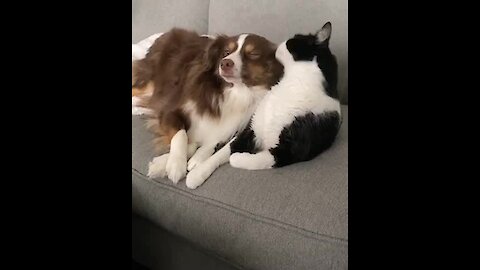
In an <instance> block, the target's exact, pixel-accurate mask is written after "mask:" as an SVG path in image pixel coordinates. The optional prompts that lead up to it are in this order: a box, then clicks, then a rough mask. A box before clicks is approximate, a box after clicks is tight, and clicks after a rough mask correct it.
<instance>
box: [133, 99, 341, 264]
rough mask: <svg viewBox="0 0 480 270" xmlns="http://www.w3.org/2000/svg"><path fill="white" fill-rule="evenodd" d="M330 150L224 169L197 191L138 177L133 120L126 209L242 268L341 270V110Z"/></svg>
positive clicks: (141, 139)
mask: <svg viewBox="0 0 480 270" xmlns="http://www.w3.org/2000/svg"><path fill="white" fill-rule="evenodd" d="M342 110H343V118H344V122H343V124H342V128H341V131H340V134H339V136H338V138H337V140H336V142H335V143H334V145H333V146H332V147H331V148H330V149H329V150H328V151H326V152H324V153H323V154H322V155H320V156H318V157H317V158H315V159H314V160H312V161H309V162H303V163H298V164H294V165H291V166H287V167H283V168H279V169H273V170H265V171H246V170H241V169H236V168H232V167H231V166H230V165H228V164H227V165H224V166H223V167H221V168H219V169H218V170H217V171H216V172H215V173H214V174H213V175H212V176H211V177H210V179H209V180H207V181H206V182H205V183H204V184H203V185H202V186H200V187H199V188H198V189H197V190H189V189H187V188H186V187H185V182H184V181H180V182H179V183H178V184H177V185H174V184H172V183H171V182H170V181H169V180H168V179H156V180H155V181H154V180H150V179H148V178H146V177H145V173H146V169H147V164H148V161H150V160H151V158H152V157H153V154H152V153H151V151H150V149H151V147H150V146H149V145H148V144H149V141H148V137H150V136H149V134H148V133H146V131H145V129H144V128H143V127H142V126H143V121H142V120H141V119H139V117H132V124H133V129H132V137H133V140H132V156H133V162H132V167H133V168H132V197H133V201H132V208H133V211H134V212H135V213H138V214H139V215H140V216H143V217H146V218H148V219H149V220H151V221H153V222H154V223H156V224H158V225H159V226H161V227H162V228H165V229H166V230H168V231H170V232H173V233H175V234H177V235H180V236H182V237H185V238H186V239H189V240H190V241H192V242H194V243H195V244H198V245H199V246H201V247H202V248H204V249H206V250H209V251H211V252H215V253H217V254H218V255H219V256H221V257H223V258H225V259H226V260H229V261H232V262H233V263H235V264H238V265H241V266H243V267H246V268H248V269H346V265H347V258H348V252H347V249H348V236H347V235H348V225H347V223H348V206H347V201H348V197H347V192H348V183H347V182H348V181H347V176H348V169H347V165H348V163H347V153H348V151H347V149H348V107H347V106H343V107H342Z"/></svg>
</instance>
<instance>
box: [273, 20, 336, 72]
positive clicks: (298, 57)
mask: <svg viewBox="0 0 480 270" xmlns="http://www.w3.org/2000/svg"><path fill="white" fill-rule="evenodd" d="M331 33H332V24H331V23H330V22H327V23H326V24H325V25H324V26H323V27H322V29H320V30H319V31H317V33H316V34H309V35H302V34H297V35H295V36H294V37H293V38H290V39H288V40H287V41H285V42H283V43H281V44H280V45H279V46H278V48H277V51H276V53H275V56H276V58H277V59H278V60H279V61H280V62H281V63H282V64H283V65H284V66H288V65H289V64H291V63H292V62H295V61H312V60H313V59H314V57H315V56H318V55H319V53H321V52H322V50H328V52H330V50H329V48H328V43H329V41H330V35H331Z"/></svg>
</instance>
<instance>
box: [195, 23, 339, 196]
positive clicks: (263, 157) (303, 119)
mask: <svg viewBox="0 0 480 270" xmlns="http://www.w3.org/2000/svg"><path fill="white" fill-rule="evenodd" d="M331 30H332V26H331V24H330V22H327V23H326V24H325V25H324V26H323V27H322V29H321V30H320V31H318V32H317V33H316V34H315V35H300V34H298V35H295V36H294V37H293V38H291V39H289V40H287V41H285V42H283V43H282V44H280V45H279V46H278V48H277V51H276V58H277V59H278V60H279V61H280V62H281V63H282V64H283V66H284V76H283V78H282V79H281V80H280V82H279V83H278V84H277V85H276V86H274V87H272V89H271V90H270V92H269V93H267V95H266V96H265V97H264V98H263V99H262V101H261V102H260V103H259V105H258V107H257V109H256V111H255V114H254V115H253V117H252V119H251V123H250V125H249V126H248V127H247V128H246V129H245V130H243V131H242V132H241V133H240V134H238V136H236V137H235V138H234V139H232V140H231V141H230V142H229V143H227V144H226V145H225V146H224V147H223V148H221V149H220V150H219V151H218V152H217V153H215V154H214V155H213V156H211V157H210V158H209V159H207V160H205V161H204V162H203V163H201V164H200V165H198V166H197V167H196V168H195V169H194V170H192V171H191V172H190V173H188V175H187V179H186V185H187V187H189V188H196V187H198V186H199V185H201V184H202V183H203V182H204V181H205V180H206V179H207V178H208V177H209V176H210V175H211V174H212V173H213V172H214V171H215V169H216V168H218V167H219V166H220V165H222V164H224V163H226V162H228V161H229V160H230V165H231V166H233V167H237V168H243V169H248V170H260V169H270V168H274V167H282V166H285V165H289V164H292V163H296V162H301V161H307V160H310V159H312V158H314V157H315V156H317V155H319V154H320V153H321V152H323V151H324V150H326V149H327V148H329V147H330V146H331V145H332V143H333V142H334V140H335V138H336V136H337V133H338V130H339V128H340V125H341V112H340V103H339V101H338V94H337V62H336V59H335V56H334V55H332V53H331V52H330V49H329V40H330V35H331Z"/></svg>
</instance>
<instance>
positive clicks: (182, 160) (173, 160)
mask: <svg viewBox="0 0 480 270" xmlns="http://www.w3.org/2000/svg"><path fill="white" fill-rule="evenodd" d="M187 143H188V137H187V133H186V131H185V130H184V129H182V130H179V131H178V132H177V134H175V136H173V138H172V140H171V142H170V153H169V156H168V160H167V165H166V172H167V176H168V178H169V179H170V180H172V182H173V183H175V184H176V183H177V182H178V181H179V180H180V179H182V178H183V177H184V176H185V175H186V174H187V152H188V149H187V148H188V147H187V145H188V144H187Z"/></svg>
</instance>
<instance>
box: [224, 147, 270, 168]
mask: <svg viewBox="0 0 480 270" xmlns="http://www.w3.org/2000/svg"><path fill="white" fill-rule="evenodd" d="M230 165H231V166H232V167H235V168H241V169H247V170H264V169H271V168H272V167H273V165H275V158H274V157H273V155H272V154H270V152H269V151H262V152H259V153H256V154H250V153H234V154H232V155H231V156H230Z"/></svg>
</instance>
